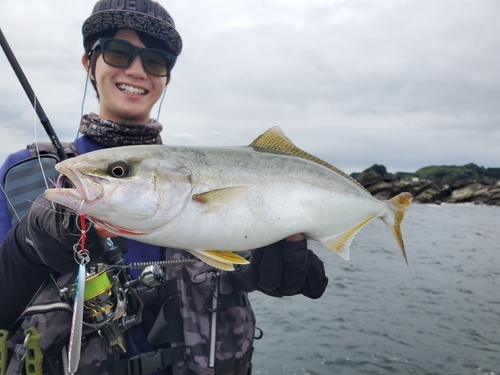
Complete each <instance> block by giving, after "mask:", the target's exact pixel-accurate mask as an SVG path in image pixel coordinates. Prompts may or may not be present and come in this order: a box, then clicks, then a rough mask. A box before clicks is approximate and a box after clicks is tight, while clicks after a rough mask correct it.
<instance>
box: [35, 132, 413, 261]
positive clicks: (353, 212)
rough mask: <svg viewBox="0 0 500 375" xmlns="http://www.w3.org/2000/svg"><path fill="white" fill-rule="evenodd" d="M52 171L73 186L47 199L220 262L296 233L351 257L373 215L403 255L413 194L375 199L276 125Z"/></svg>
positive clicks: (78, 161)
mask: <svg viewBox="0 0 500 375" xmlns="http://www.w3.org/2000/svg"><path fill="white" fill-rule="evenodd" d="M56 169H57V170H58V171H59V172H60V173H61V174H62V175H64V176H66V178H68V179H69V180H70V181H71V182H72V184H73V186H74V188H69V189H68V188H64V189H63V188H57V189H48V190H47V191H46V192H45V195H46V197H47V198H48V199H50V200H51V201H54V202H56V203H60V204H62V205H64V206H67V207H69V208H72V209H74V210H75V211H80V210H81V211H83V212H84V213H85V214H86V215H87V216H88V217H90V219H91V220H92V221H93V222H94V223H96V224H98V225H100V226H102V227H103V228H105V229H106V230H108V231H110V232H113V233H116V234H117V235H120V236H123V237H127V238H132V239H135V240H138V241H142V242H145V243H149V244H153V245H158V246H165V247H171V248H178V249H185V250H187V251H189V252H191V253H193V254H194V255H196V256H197V257H198V258H199V259H201V260H202V261H204V262H206V263H208V264H210V265H212V266H215V267H218V268H221V269H225V270H232V269H234V268H233V264H238V263H240V264H242V263H246V260H245V259H243V258H242V257H240V256H239V255H237V254H235V253H233V251H240V250H248V249H253V248H258V247H261V246H265V245H268V244H271V243H274V242H276V241H278V240H281V239H283V238H286V237H288V236H291V235H293V234H296V233H304V234H305V236H306V237H307V238H308V239H311V240H317V241H320V242H321V243H323V244H324V245H326V246H327V247H329V248H330V249H331V250H333V251H334V252H336V253H337V254H339V255H340V256H341V257H342V258H344V259H349V245H350V243H351V241H352V239H353V237H354V236H355V235H356V233H358V231H359V230H360V229H361V228H362V227H363V226H364V225H365V224H367V223H368V222H369V221H371V220H372V219H374V218H381V219H382V220H383V221H384V222H385V223H386V224H387V225H388V227H389V228H390V229H391V231H392V233H393V235H394V236H395V238H396V240H397V242H398V244H399V247H400V249H401V251H402V253H403V256H404V259H405V261H406V262H407V259H406V253H405V248H404V244H403V239H402V237H401V231H400V224H401V221H402V220H403V216H404V213H405V210H406V208H407V207H408V205H409V204H410V203H411V200H412V195H411V194H410V193H401V194H399V195H397V196H395V197H394V198H392V199H390V200H388V201H379V200H377V199H375V198H374V197H373V196H372V195H371V194H370V193H369V192H368V191H367V190H365V189H364V188H363V187H362V186H361V185H360V184H359V183H357V182H356V181H355V180H353V179H352V178H351V177H349V176H348V175H346V174H345V173H343V172H342V171H340V170H338V169H337V168H335V167H333V166H332V165H330V164H328V163H326V162H324V161H322V160H320V159H318V158H316V157H314V156H312V155H310V154H308V153H306V152H304V151H302V150H300V149H299V148H297V147H296V146H295V145H294V144H293V143H292V142H291V141H290V140H289V139H288V138H287V137H286V136H285V135H284V134H283V133H282V131H281V130H280V129H279V128H271V129H269V130H268V131H266V132H265V133H264V134H262V135H261V136H260V137H258V138H257V139H256V140H255V141H254V142H252V144H250V145H249V146H242V147H181V146H164V145H147V146H146V145H141V146H127V147H118V148H108V149H103V150H98V151H94V152H90V153H87V154H84V155H80V156H78V157H75V158H71V159H67V160H64V161H63V162H61V163H59V164H57V165H56ZM407 263H408V262H407Z"/></svg>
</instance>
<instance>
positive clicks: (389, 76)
mask: <svg viewBox="0 0 500 375" xmlns="http://www.w3.org/2000/svg"><path fill="white" fill-rule="evenodd" d="M162 3H163V4H164V5H165V6H166V7H167V8H168V10H169V12H170V13H171V14H172V15H173V17H174V19H175V21H176V25H177V28H178V30H179V32H180V33H181V35H182V38H183V42H184V49H183V52H182V54H181V56H180V57H179V59H178V63H177V64H176V67H175V69H174V71H173V76H172V82H171V84H170V85H169V87H168V89H167V93H166V98H165V102H164V104H163V106H162V110H161V115H160V122H161V123H162V124H163V125H164V132H163V140H164V142H165V143H177V144H194V145H198V144H200V145H201V144H203V145H235V144H236V145H244V144H249V143H250V142H251V141H252V140H253V139H254V138H256V137H257V136H258V135H259V134H260V133H262V132H263V131H265V130H266V129H267V128H269V127H271V126H280V127H281V128H282V129H283V131H284V132H285V133H286V134H287V135H288V136H289V137H290V138H291V139H292V141H294V142H295V143H297V145H299V146H300V147H302V148H304V149H305V150H307V151H309V152H311V153H313V154H316V155H318V156H320V157H322V158H325V159H327V160H328V161H329V162H331V163H333V164H335V165H337V166H339V167H340V168H343V169H345V170H346V171H347V172H352V171H355V170H357V171H359V170H362V169H364V168H367V167H369V166H370V165H372V164H374V163H378V164H384V165H386V166H387V168H388V169H389V170H391V171H394V170H407V171H410V170H416V169H418V168H420V167H423V166H425V165H429V164H465V163H469V162H474V163H476V164H479V165H484V166H486V167H498V160H499V159H500V158H499V153H498V151H497V150H498V147H497V144H499V143H500V134H499V132H498V130H497V129H498V124H499V119H500V113H499V112H500V109H499V107H498V102H499V99H500V74H499V73H498V66H499V63H500V48H499V47H500V40H499V39H498V38H497V37H496V35H500V23H498V22H497V19H498V15H499V14H500V5H499V3H498V2H497V1H496V0H478V1H475V2H470V1H468V0H418V1H417V0H405V1H401V0H385V1H382V0H381V1H378V2H373V1H362V0H359V1H354V0H349V1H347V0H345V1H340V0H338V1H332V0H328V1H326V0H325V1H320V0H316V1H313V0H308V1H306V0H303V1H299V0H295V1H289V0H287V1H284V0H283V1H277V0H275V1H270V0H266V1H264V0H258V1H255V2H252V3H251V4H250V3H245V2H235V1H229V0H217V1H215V0H214V1H201V0H192V1H190V2H169V3H167V2H162ZM22 4H24V5H17V4H14V3H13V2H9V3H6V2H4V3H2V5H0V22H1V24H2V28H3V31H4V33H5V34H6V35H7V37H8V38H9V41H10V42H11V44H12V46H13V47H14V45H15V52H16V54H17V55H18V58H19V60H20V62H21V65H22V66H23V68H24V69H26V72H27V75H28V78H29V80H30V82H32V84H33V86H34V88H35V91H36V93H37V95H39V98H40V101H41V103H42V105H43V106H44V108H45V109H46V112H47V114H48V115H49V118H50V119H51V120H52V122H53V124H54V126H55V127H56V130H57V131H58V133H60V134H61V135H60V138H62V139H64V140H70V139H72V138H73V137H74V134H75V132H76V128H77V126H78V123H79V117H80V107H81V100H82V95H83V85H84V81H85V75H84V72H83V69H82V68H81V65H80V56H81V54H82V47H81V44H80V43H81V36H80V27H81V24H82V22H83V20H84V18H85V17H86V15H87V14H89V13H90V10H91V8H92V6H93V1H88V0H86V1H80V2H66V1H62V0H55V1H49V0H45V1H42V0H40V1H37V2H35V1H34V0H25V2H23V3H22ZM4 10H7V12H4ZM13 12H14V13H15V12H17V13H19V14H23V15H24V19H22V20H20V19H18V18H15V19H16V22H19V21H23V23H26V25H31V24H38V23H40V22H41V20H42V19H44V20H45V21H44V22H43V24H44V27H40V28H37V32H36V33H33V32H30V31H29V29H28V28H26V29H22V30H20V29H19V26H17V23H14V21H13V17H7V16H4V14H11V13H13ZM38 29H40V31H39V32H38ZM42 29H43V30H42ZM13 30H16V31H15V32H13ZM0 67H1V69H2V72H4V71H8V69H10V68H9V67H8V65H7V64H6V63H5V62H4V61H3V59H2V58H0ZM6 77H7V78H6V79H7V80H8V81H7V82H8V83H7V85H2V87H0V99H1V100H0V102H2V103H3V104H0V110H1V111H2V112H1V113H2V118H1V119H0V127H2V128H5V127H7V126H8V124H7V122H8V123H13V124H15V125H16V128H18V129H23V131H24V133H23V134H27V135H28V134H29V133H30V131H31V130H30V129H31V128H32V121H29V120H27V119H28V118H30V115H29V113H30V109H29V108H27V107H26V104H25V103H27V99H25V98H23V97H22V93H21V94H20V93H19V92H20V89H19V86H18V84H17V83H16V82H15V78H12V77H11V76H9V75H8V74H6ZM93 97H94V93H93V90H92V89H91V88H90V89H89V93H88V95H87V98H88V99H87V101H86V104H85V112H87V111H90V110H93V111H97V104H96V101H95V99H93ZM23 102H24V103H23ZM4 111H5V112H4ZM156 111H157V109H155V111H154V112H153V116H156ZM4 113H5V115H4ZM2 142H3V141H2V140H0V146H3V147H1V150H3V152H4V154H3V155H2V154H1V152H0V157H2V156H3V157H5V155H6V153H7V152H12V151H14V150H15V149H14V147H18V145H17V144H16V143H15V142H9V143H2Z"/></svg>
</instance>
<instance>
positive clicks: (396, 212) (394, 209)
mask: <svg viewBox="0 0 500 375" xmlns="http://www.w3.org/2000/svg"><path fill="white" fill-rule="evenodd" d="M412 199H413V195H411V194H410V193H401V194H398V195H396V196H395V197H393V198H392V199H389V200H388V201H386V203H387V206H388V207H389V208H390V210H388V211H387V213H386V214H385V215H384V216H382V217H381V219H382V220H383V221H384V222H385V223H386V224H387V226H388V227H389V229H390V230H391V232H392V234H393V236H394V238H396V241H397V242H398V245H399V248H400V249H401V252H402V253H403V257H404V258H405V262H406V266H407V267H408V269H409V268H410V267H409V266H408V259H407V258H406V251H405V244H404V242H403V237H402V236H401V222H402V221H403V218H404V217H405V212H406V209H407V208H408V206H409V205H410V203H411V201H412Z"/></svg>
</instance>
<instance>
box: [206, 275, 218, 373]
mask: <svg viewBox="0 0 500 375" xmlns="http://www.w3.org/2000/svg"><path fill="white" fill-rule="evenodd" d="M219 277H220V271H219V270H217V271H215V272H214V273H213V274H212V285H211V288H212V308H211V309H210V310H209V311H211V313H212V318H211V321H210V357H209V361H208V367H209V368H214V367H215V353H216V351H217V311H218V310H219Z"/></svg>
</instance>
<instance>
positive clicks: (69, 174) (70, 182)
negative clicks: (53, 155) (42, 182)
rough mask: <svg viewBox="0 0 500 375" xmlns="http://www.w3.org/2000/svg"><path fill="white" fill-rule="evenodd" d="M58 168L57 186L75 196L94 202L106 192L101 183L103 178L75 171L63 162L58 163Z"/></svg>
mask: <svg viewBox="0 0 500 375" xmlns="http://www.w3.org/2000/svg"><path fill="white" fill-rule="evenodd" d="M56 170H57V171H58V172H59V173H60V175H59V177H58V179H57V186H58V187H59V188H60V189H63V190H64V191H66V192H68V193H69V194H70V196H72V197H74V198H77V196H79V198H80V199H82V200H84V201H87V202H93V201H95V200H96V199H98V198H99V197H100V196H101V195H102V194H103V193H104V189H103V187H102V186H101V184H100V183H99V182H100V181H102V179H100V178H99V177H97V176H93V175H92V174H87V173H85V174H84V173H81V172H74V171H72V170H71V169H69V168H66V167H65V166H64V165H61V164H57V165H56ZM75 193H76V194H75Z"/></svg>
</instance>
